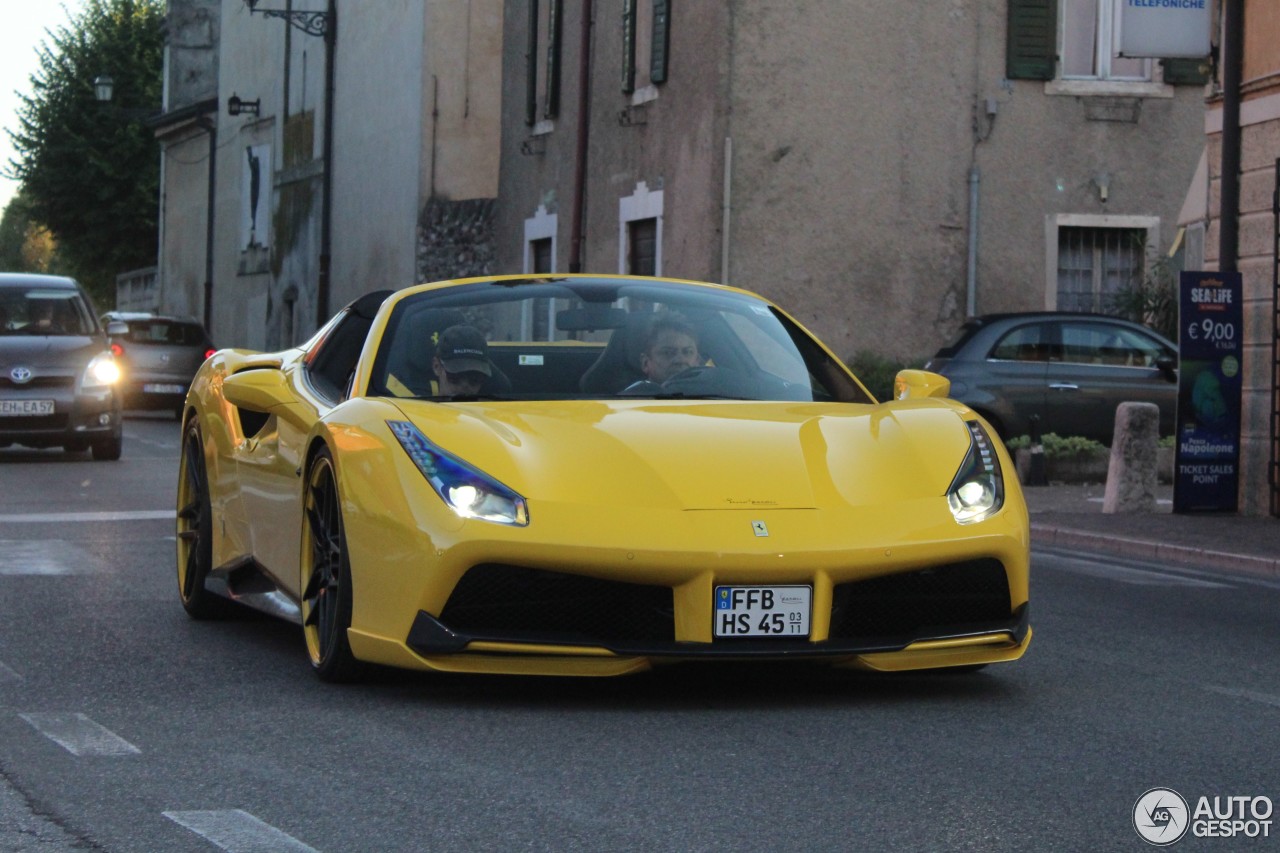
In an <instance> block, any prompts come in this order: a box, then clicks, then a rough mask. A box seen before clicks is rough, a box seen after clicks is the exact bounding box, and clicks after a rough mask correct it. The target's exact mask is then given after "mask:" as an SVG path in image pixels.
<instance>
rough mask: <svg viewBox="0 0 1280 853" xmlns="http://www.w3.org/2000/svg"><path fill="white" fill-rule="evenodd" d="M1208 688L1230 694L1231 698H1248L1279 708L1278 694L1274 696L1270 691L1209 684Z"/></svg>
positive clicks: (1279, 698)
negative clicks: (1263, 691) (1264, 691)
mask: <svg viewBox="0 0 1280 853" xmlns="http://www.w3.org/2000/svg"><path fill="white" fill-rule="evenodd" d="M1209 689H1210V690H1212V691H1213V692H1214V693H1221V694H1222V695H1223V696H1230V697H1232V698H1233V699H1248V700H1249V701H1251V702H1261V703H1262V704H1264V705H1274V706H1276V707H1277V708H1280V696H1274V695H1272V694H1270V693H1258V692H1257V691H1256V690H1240V689H1239V688H1236V687H1214V686H1213V685H1209Z"/></svg>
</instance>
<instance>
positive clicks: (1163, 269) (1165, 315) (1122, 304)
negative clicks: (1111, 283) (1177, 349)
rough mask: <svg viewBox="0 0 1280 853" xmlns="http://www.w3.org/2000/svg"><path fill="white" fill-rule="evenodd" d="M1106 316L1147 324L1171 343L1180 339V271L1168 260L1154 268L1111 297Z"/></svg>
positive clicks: (1154, 265) (1156, 264)
mask: <svg viewBox="0 0 1280 853" xmlns="http://www.w3.org/2000/svg"><path fill="white" fill-rule="evenodd" d="M1105 309H1106V311H1107V313H1109V314H1115V315H1116V316H1119V317H1124V318H1125V319H1127V320H1133V321H1134V322H1137V323H1144V324H1146V325H1148V326H1150V327H1151V328H1153V329H1155V330H1156V331H1157V332H1159V333H1160V334H1162V335H1164V336H1165V337H1166V338H1168V339H1169V340H1171V341H1177V340H1178V270H1177V268H1176V267H1175V266H1174V264H1173V262H1172V261H1171V260H1170V259H1169V258H1160V259H1159V260H1157V261H1156V262H1155V263H1154V264H1152V265H1151V269H1150V270H1148V271H1147V274H1146V276H1145V277H1144V278H1143V279H1142V280H1141V281H1137V282H1132V283H1130V284H1128V285H1126V286H1124V287H1121V288H1120V289H1119V290H1118V291H1116V292H1115V293H1113V294H1111V296H1110V297H1109V298H1108V299H1107V304H1106V306H1105Z"/></svg>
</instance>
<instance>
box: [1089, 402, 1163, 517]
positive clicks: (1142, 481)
mask: <svg viewBox="0 0 1280 853" xmlns="http://www.w3.org/2000/svg"><path fill="white" fill-rule="evenodd" d="M1159 436H1160V408H1159V407H1158V406H1157V405H1156V404H1155V403H1121V404H1120V405H1119V407H1117V408H1116V427H1115V434H1114V436H1113V437H1112V439H1111V462H1110V465H1109V466H1108V467H1107V488H1106V491H1105V492H1104V493H1103V498H1102V511H1103V512H1111V513H1138V512H1155V509H1156V447H1157V442H1158V440H1159Z"/></svg>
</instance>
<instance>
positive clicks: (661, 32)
mask: <svg viewBox="0 0 1280 853" xmlns="http://www.w3.org/2000/svg"><path fill="white" fill-rule="evenodd" d="M670 49H671V0H653V43H652V45H651V46H650V48H649V82H650V83H654V84H658V83H665V82H667V52H668V51H669V50H670Z"/></svg>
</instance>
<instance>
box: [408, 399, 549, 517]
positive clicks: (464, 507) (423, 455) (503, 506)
mask: <svg viewBox="0 0 1280 853" xmlns="http://www.w3.org/2000/svg"><path fill="white" fill-rule="evenodd" d="M387 426H389V427H390V428H391V432H392V434H393V435H395V437H396V439H397V440H398V441H399V442H400V446H401V447H403V448H404V451H405V453H408V454H409V458H410V459H412V460H413V464H414V465H417V466H418V470H419V471H421V472H422V476H424V477H426V478H427V482H428V483H430V484H431V488H433V489H435V490H436V494H438V495H439V496H440V499H441V500H443V501H444V502H445V504H447V505H448V506H449V508H450V509H452V510H453V511H454V512H456V513H457V514H458V515H460V516H462V517H463V518H478V519H480V520H481V521H492V522H493V523H495V524H511V525H515V526H518V527H524V526H526V525H527V524H528V523H529V508H528V506H527V505H526V503H525V500H524V498H522V497H521V496H520V495H518V494H516V493H515V492H513V491H511V489H508V488H507V487H506V486H504V485H502V484H501V483H499V482H498V481H497V480H495V479H493V478H492V477H490V476H489V475H488V474H486V473H484V472H483V471H479V470H477V469H476V468H473V467H472V466H471V465H468V464H467V463H466V462H464V461H462V460H461V459H459V458H458V457H456V456H454V455H453V454H452V453H449V452H448V451H446V450H444V449H442V448H440V447H437V446H436V445H434V444H432V443H431V441H430V440H429V439H428V438H427V437H426V436H425V435H423V434H422V430H420V429H418V428H417V427H416V426H414V425H413V424H411V423H409V422H408V421H387Z"/></svg>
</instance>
